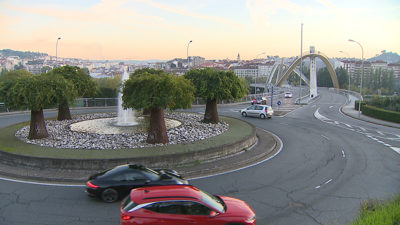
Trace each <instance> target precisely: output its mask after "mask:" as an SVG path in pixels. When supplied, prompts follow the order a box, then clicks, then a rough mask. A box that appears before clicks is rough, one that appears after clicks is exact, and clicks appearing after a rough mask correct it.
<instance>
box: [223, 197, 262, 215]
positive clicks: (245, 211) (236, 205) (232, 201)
mask: <svg viewBox="0 0 400 225" xmlns="http://www.w3.org/2000/svg"><path fill="white" fill-rule="evenodd" d="M219 197H221V198H222V200H224V202H225V204H226V212H225V213H223V214H220V216H230V217H232V216H233V217H245V218H252V217H253V216H255V215H256V214H255V212H254V210H253V209H252V208H251V207H250V206H249V205H248V204H247V203H246V202H245V201H243V200H240V199H237V198H232V197H227V196H219Z"/></svg>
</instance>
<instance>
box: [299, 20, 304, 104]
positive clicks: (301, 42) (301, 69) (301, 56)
mask: <svg viewBox="0 0 400 225" xmlns="http://www.w3.org/2000/svg"><path fill="white" fill-rule="evenodd" d="M302 73H303V24H301V37H300V89H299V105H301V74H302Z"/></svg>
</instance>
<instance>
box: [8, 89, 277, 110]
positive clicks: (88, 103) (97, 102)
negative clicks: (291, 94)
mask: <svg viewBox="0 0 400 225" xmlns="http://www.w3.org/2000/svg"><path fill="white" fill-rule="evenodd" d="M281 95H282V93H280V94H274V98H275V97H281ZM255 97H266V98H267V99H269V98H271V94H270V93H259V94H256V95H255V94H249V95H246V96H245V97H243V98H241V99H240V100H234V99H228V100H218V102H217V104H230V103H240V102H248V103H249V104H250V102H251V101H253V99H254V98H255ZM205 104H206V100H205V99H202V98H196V99H195V101H194V102H192V105H205ZM107 106H118V98H78V99H76V101H75V107H107ZM53 109H57V107H56V106H55V107H54V108H53ZM25 110H29V109H23V111H25ZM16 111H22V110H21V109H9V108H6V107H5V105H4V103H0V113H1V112H16Z"/></svg>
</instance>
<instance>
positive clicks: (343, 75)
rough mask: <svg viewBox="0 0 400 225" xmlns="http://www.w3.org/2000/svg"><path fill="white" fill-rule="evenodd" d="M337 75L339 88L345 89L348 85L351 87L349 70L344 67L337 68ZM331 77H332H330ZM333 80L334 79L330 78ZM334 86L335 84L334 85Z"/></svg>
mask: <svg viewBox="0 0 400 225" xmlns="http://www.w3.org/2000/svg"><path fill="white" fill-rule="evenodd" d="M335 73H336V75H337V79H338V82H339V87H343V86H345V85H347V87H348V86H349V74H348V73H347V70H346V69H345V68H343V67H339V68H336V70H335ZM329 77H330V75H329ZM330 79H331V80H332V78H331V77H330ZM332 85H333V84H332Z"/></svg>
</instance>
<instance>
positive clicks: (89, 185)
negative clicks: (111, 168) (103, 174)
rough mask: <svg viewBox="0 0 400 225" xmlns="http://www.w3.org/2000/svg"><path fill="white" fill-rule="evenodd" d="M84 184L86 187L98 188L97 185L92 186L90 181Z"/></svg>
mask: <svg viewBox="0 0 400 225" xmlns="http://www.w3.org/2000/svg"><path fill="white" fill-rule="evenodd" d="M86 184H87V186H88V187H90V188H98V187H99V186H97V185H94V184H92V183H91V182H90V181H88V182H87V183H86Z"/></svg>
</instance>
